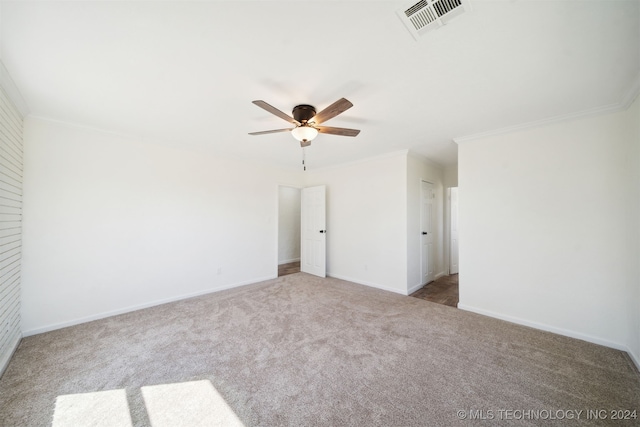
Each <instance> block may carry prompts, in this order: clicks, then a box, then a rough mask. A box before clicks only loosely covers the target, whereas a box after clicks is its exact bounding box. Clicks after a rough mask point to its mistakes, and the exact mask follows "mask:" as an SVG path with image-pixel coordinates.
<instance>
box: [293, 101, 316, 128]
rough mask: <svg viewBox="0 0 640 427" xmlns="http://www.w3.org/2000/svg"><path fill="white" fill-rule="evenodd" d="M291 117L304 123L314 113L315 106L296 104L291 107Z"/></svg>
mask: <svg viewBox="0 0 640 427" xmlns="http://www.w3.org/2000/svg"><path fill="white" fill-rule="evenodd" d="M292 113H293V118H294V119H296V120H297V121H298V122H300V123H306V122H308V121H309V120H311V119H312V118H313V117H314V116H315V115H316V108H315V107H313V106H311V105H306V104H302V105H296V106H295V107H293V111H292Z"/></svg>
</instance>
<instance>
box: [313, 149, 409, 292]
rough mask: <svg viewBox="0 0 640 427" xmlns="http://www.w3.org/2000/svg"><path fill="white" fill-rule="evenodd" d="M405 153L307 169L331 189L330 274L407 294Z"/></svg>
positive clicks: (328, 271)
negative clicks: (333, 166)
mask: <svg viewBox="0 0 640 427" xmlns="http://www.w3.org/2000/svg"><path fill="white" fill-rule="evenodd" d="M406 156H407V154H406V152H405V151H403V152H399V153H393V154H390V155H387V156H381V157H376V158H371V159H368V160H365V161H362V162H359V163H354V164H348V165H343V166H340V167H335V168H329V169H323V170H318V171H314V170H307V172H306V173H305V186H313V185H326V186H327V274H328V275H330V276H333V277H337V278H341V279H345V280H350V281H353V282H356V283H361V284H366V285H369V286H373V287H376V288H380V289H386V290H390V291H393V292H398V293H402V294H406V292H407V286H406V283H407V269H406V257H407V252H406V251H407V249H406V248H407V245H406V230H407V225H406V224H407V216H406V206H407V189H406Z"/></svg>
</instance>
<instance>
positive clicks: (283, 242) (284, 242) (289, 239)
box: [278, 186, 301, 265]
mask: <svg viewBox="0 0 640 427" xmlns="http://www.w3.org/2000/svg"><path fill="white" fill-rule="evenodd" d="M278 192H279V200H278V265H279V264H286V263H288V262H294V261H300V197H301V193H300V189H299V188H295V187H286V186H281V187H279V190H278Z"/></svg>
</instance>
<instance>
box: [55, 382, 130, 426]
mask: <svg viewBox="0 0 640 427" xmlns="http://www.w3.org/2000/svg"><path fill="white" fill-rule="evenodd" d="M78 426H92V427H132V426H133V424H132V423H131V415H130V413H129V403H128V402H127V394H126V392H125V390H109V391H98V392H95V393H81V394H66V395H62V396H58V398H57V399H56V408H55V411H54V413H53V423H52V427H78Z"/></svg>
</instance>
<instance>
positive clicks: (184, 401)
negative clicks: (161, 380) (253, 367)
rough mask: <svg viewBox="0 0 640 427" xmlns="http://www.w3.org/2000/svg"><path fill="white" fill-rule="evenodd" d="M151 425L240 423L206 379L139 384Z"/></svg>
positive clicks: (202, 426)
mask: <svg viewBox="0 0 640 427" xmlns="http://www.w3.org/2000/svg"><path fill="white" fill-rule="evenodd" d="M141 390H142V397H143V398H144V403H145V406H146V407H147V414H148V415H149V421H151V425H152V426H153V427H177V426H189V427H205V426H206V427H216V426H220V427H222V426H229V427H243V426H244V424H242V422H241V421H240V419H239V418H238V416H237V415H236V414H235V412H233V409H231V407H230V406H229V405H228V404H227V402H225V400H224V398H223V397H222V396H220V393H218V391H217V390H216V389H215V387H214V386H213V384H211V382H210V381H208V380H202V381H191V382H185V383H177V384H161V385H155V386H146V387H142V389H141Z"/></svg>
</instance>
